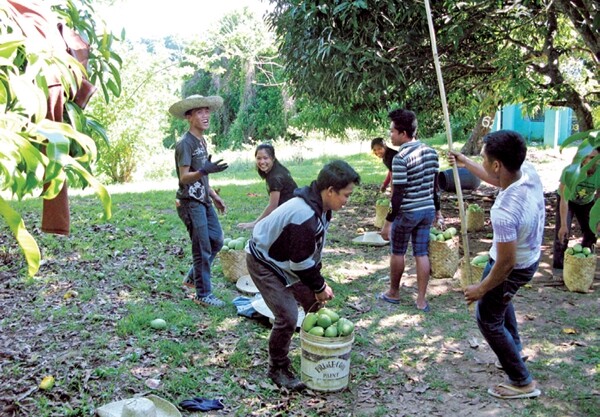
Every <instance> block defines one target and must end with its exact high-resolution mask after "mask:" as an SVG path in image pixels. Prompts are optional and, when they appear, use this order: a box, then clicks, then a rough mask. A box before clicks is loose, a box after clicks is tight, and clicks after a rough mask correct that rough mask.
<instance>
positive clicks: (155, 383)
mask: <svg viewBox="0 0 600 417" xmlns="http://www.w3.org/2000/svg"><path fill="white" fill-rule="evenodd" d="M145 384H146V386H147V387H148V388H150V389H158V388H160V385H161V381H160V379H154V378H150V379H147V380H146V382H145Z"/></svg>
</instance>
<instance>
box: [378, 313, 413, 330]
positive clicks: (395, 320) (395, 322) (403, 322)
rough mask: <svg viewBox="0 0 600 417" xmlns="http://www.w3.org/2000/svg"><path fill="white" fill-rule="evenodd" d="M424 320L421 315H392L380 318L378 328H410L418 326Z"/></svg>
mask: <svg viewBox="0 0 600 417" xmlns="http://www.w3.org/2000/svg"><path fill="white" fill-rule="evenodd" d="M423 319H424V316H422V315H413V314H405V313H401V314H394V315H389V316H386V317H382V318H381V319H380V320H379V327H380V328H382V329H387V328H396V327H398V326H401V327H412V326H416V325H419V324H420V323H421V322H422V321H423Z"/></svg>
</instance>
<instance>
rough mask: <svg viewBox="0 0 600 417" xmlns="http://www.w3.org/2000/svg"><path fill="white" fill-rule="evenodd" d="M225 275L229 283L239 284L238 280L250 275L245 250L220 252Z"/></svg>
mask: <svg viewBox="0 0 600 417" xmlns="http://www.w3.org/2000/svg"><path fill="white" fill-rule="evenodd" d="M219 259H220V260H221V267H222V268H223V275H225V278H227V280H228V281H231V282H237V280H238V279H239V278H240V277H242V276H244V275H248V268H247V267H246V252H245V251H243V250H229V251H221V252H219Z"/></svg>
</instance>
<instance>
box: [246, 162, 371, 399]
mask: <svg viewBox="0 0 600 417" xmlns="http://www.w3.org/2000/svg"><path fill="white" fill-rule="evenodd" d="M359 183H360V176H359V175H358V174H357V173H356V171H355V170H354V169H353V168H352V167H351V166H350V165H348V163H346V162H344V161H341V160H334V161H331V162H330V163H328V164H327V165H325V166H324V167H323V169H321V171H320V172H319V175H318V176H317V179H316V181H313V182H312V184H311V185H310V186H307V187H302V188H298V189H296V191H295V193H294V195H295V197H294V198H292V199H291V200H288V201H287V202H285V203H284V204H282V205H281V206H279V207H277V208H276V209H275V210H273V211H272V212H271V214H269V215H268V216H267V217H265V218H263V219H262V220H260V221H259V222H258V223H257V224H256V225H255V226H254V230H253V232H252V238H251V239H250V240H249V241H248V245H247V247H246V251H247V252H248V254H247V255H246V264H247V266H248V272H249V273H250V276H251V277H252V281H254V284H255V285H256V287H257V288H258V289H259V291H260V293H261V295H262V297H263V299H264V301H265V303H266V304H267V306H268V307H269V309H270V310H271V312H272V313H273V314H274V316H275V321H274V322H273V329H272V330H271V335H270V337H269V371H268V376H269V378H271V380H272V381H273V382H275V384H277V386H280V387H284V388H286V389H288V390H292V391H302V390H303V389H304V388H306V386H305V385H304V383H302V382H301V381H300V380H299V379H298V378H297V377H296V376H295V375H294V373H293V372H292V370H291V369H290V366H291V361H290V358H289V357H288V354H289V351H290V343H291V341H292V335H293V334H294V330H295V329H296V323H297V321H298V303H300V304H301V305H302V307H303V308H304V311H305V312H307V313H308V312H309V311H316V310H318V308H319V307H320V303H325V302H327V301H328V300H331V299H332V298H333V291H332V289H331V288H330V287H329V285H327V283H326V282H325V279H324V278H323V275H321V253H322V251H323V247H324V245H325V235H326V232H327V228H328V227H329V222H330V220H331V213H332V211H337V210H340V209H341V208H342V207H344V205H345V204H346V202H347V201H348V198H349V197H350V195H351V194H352V191H353V189H354V185H355V184H359Z"/></svg>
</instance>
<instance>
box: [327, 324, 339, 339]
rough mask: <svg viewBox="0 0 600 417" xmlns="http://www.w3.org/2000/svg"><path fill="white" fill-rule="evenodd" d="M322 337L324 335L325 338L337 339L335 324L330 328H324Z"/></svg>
mask: <svg viewBox="0 0 600 417" xmlns="http://www.w3.org/2000/svg"><path fill="white" fill-rule="evenodd" d="M324 335H325V337H337V335H338V328H337V326H336V325H335V324H332V325H331V326H329V327H328V328H326V329H325V333H324Z"/></svg>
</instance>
